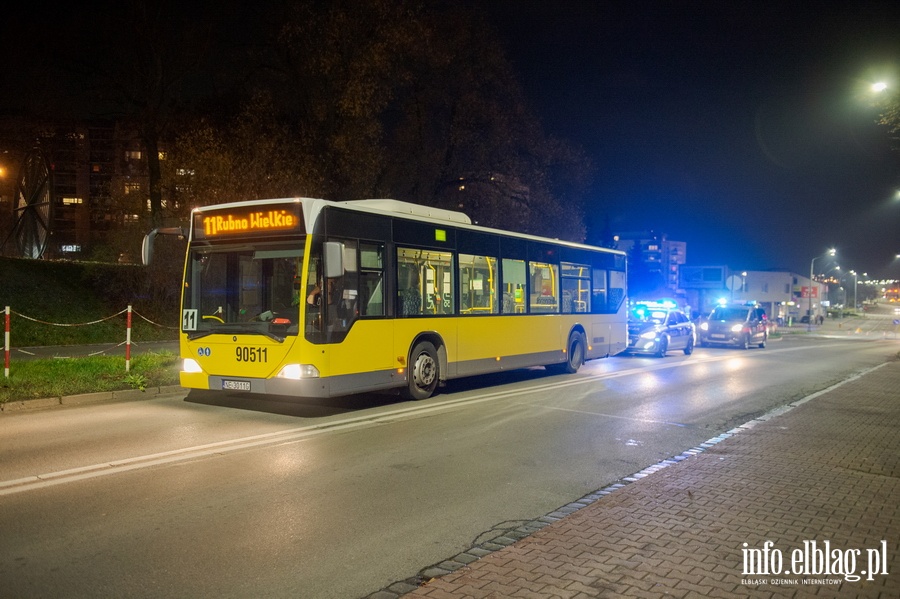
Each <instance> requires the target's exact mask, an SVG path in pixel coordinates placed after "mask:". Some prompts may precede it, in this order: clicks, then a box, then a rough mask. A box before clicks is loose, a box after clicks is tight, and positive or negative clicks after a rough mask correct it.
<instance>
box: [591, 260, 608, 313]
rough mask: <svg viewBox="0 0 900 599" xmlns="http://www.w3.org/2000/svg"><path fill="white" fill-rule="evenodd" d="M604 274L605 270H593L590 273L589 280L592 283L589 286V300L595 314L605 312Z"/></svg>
mask: <svg viewBox="0 0 900 599" xmlns="http://www.w3.org/2000/svg"><path fill="white" fill-rule="evenodd" d="M606 272H607V271H605V270H601V269H599V268H595V269H594V270H593V272H592V273H591V275H592V277H591V280H592V281H593V282H592V284H591V298H592V303H593V306H594V313H595V314H599V313H603V312H606V311H607V310H606V306H607V302H608V300H607V297H606Z"/></svg>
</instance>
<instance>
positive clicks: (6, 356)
mask: <svg viewBox="0 0 900 599" xmlns="http://www.w3.org/2000/svg"><path fill="white" fill-rule="evenodd" d="M3 312H4V335H3V375H4V376H5V377H6V378H9V361H10V351H11V350H10V343H9V341H10V316H11V315H12V314H15V315H16V316H18V317H19V318H24V319H25V320H30V321H31V322H35V323H38V324H43V325H47V326H53V327H83V326H89V325H94V324H100V323H101V322H105V321H107V320H111V319H113V318H116V317H118V316H121V315H122V314H125V315H126V316H125V341H123V342H122V343H119V344H117V345H115V346H114V347H117V348H118V347H122V345H124V346H125V372H129V371H130V370H131V321H132V316H133V315H134V316H137V317H138V318H141V319H143V320H144V321H145V322H147V323H149V324H151V325H153V326H156V327H160V328H164V329H172V330H177V329H178V327H170V326H166V325H163V324H160V323H158V322H153V321H152V320H150V319H149V318H147V317H146V316H143V315H142V314H140V313H138V312H136V311H135V310H134V309H133V308H132V306H131V304H129V305H128V307H127V308H125V309H124V310H120V311H119V312H116V313H115V314H112V315H110V316H106V317H104V318H99V319H97V320H92V321H89V322H78V323H60V322H47V321H44V320H40V319H38V318H34V317H31V316H26V315H25V314H20V313H19V312H15V311H13V310H11V309H10V307H9V306H6V307H5V308H4V311H3ZM18 351H20V352H22V353H25V354H31V355H34V354H32V353H31V352H28V351H26V350H23V349H19V350H18ZM107 351H109V348H108V349H103V350H100V351H95V352H91V353H89V354H85V356H86V357H87V356H96V355H100V354H103V353H105V352H107Z"/></svg>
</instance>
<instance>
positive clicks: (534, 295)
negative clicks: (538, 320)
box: [528, 262, 559, 314]
mask: <svg viewBox="0 0 900 599" xmlns="http://www.w3.org/2000/svg"><path fill="white" fill-rule="evenodd" d="M528 266H529V268H530V273H531V290H530V294H531V295H530V299H531V301H530V302H529V307H528V310H529V312H532V313H541V314H546V313H555V312H559V298H558V297H557V295H556V293H557V291H556V290H557V285H558V280H559V277H558V270H557V269H558V267H557V266H556V264H547V263H545V262H530V263H529V265H528Z"/></svg>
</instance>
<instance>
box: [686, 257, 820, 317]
mask: <svg viewBox="0 0 900 599" xmlns="http://www.w3.org/2000/svg"><path fill="white" fill-rule="evenodd" d="M679 278H680V283H679V285H680V286H681V288H682V289H683V290H684V293H685V296H686V298H687V301H688V303H689V304H690V305H691V306H692V307H693V308H694V312H698V311H699V312H701V313H703V314H708V313H709V312H711V311H712V309H713V308H714V307H715V306H716V304H717V303H719V302H726V303H746V302H750V301H754V302H757V303H759V304H760V306H762V307H763V308H765V310H766V313H767V314H768V315H769V318H771V319H773V320H776V319H780V321H782V322H784V323H788V322H791V321H792V322H800V321H801V320H802V318H803V317H804V316H806V315H808V314H809V313H810V310H811V312H812V318H814V319H815V318H816V317H818V316H823V317H824V316H826V310H827V308H828V300H827V293H828V286H827V285H825V284H824V283H820V282H818V281H815V282H813V283H812V284H810V280H809V278H808V277H804V276H803V275H799V274H797V273H792V272H787V271H777V270H750V271H732V270H730V269H729V268H728V267H726V266H682V267H681V268H680V269H679Z"/></svg>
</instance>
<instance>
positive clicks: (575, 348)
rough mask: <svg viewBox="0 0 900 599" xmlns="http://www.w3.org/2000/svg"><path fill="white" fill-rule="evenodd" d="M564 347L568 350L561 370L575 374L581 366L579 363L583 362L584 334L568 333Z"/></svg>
mask: <svg viewBox="0 0 900 599" xmlns="http://www.w3.org/2000/svg"><path fill="white" fill-rule="evenodd" d="M566 347H567V348H568V352H567V354H566V362H565V364H564V365H563V372H565V373H566V374H575V373H576V372H578V369H579V368H581V365H582V364H584V335H582V334H581V333H572V334H571V335H569V343H568V345H567V346H566Z"/></svg>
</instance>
